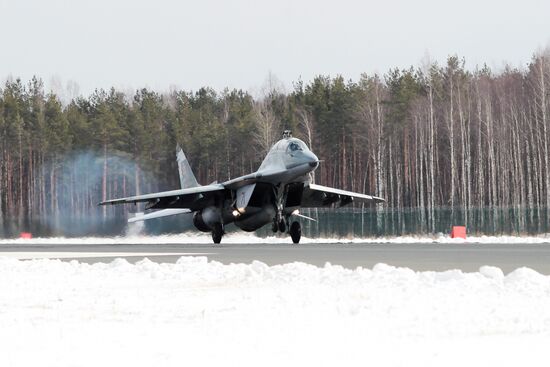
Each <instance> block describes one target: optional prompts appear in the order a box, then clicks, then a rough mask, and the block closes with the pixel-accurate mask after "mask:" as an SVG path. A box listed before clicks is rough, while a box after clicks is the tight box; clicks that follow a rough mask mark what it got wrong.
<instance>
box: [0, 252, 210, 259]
mask: <svg viewBox="0 0 550 367" xmlns="http://www.w3.org/2000/svg"><path fill="white" fill-rule="evenodd" d="M208 255H216V253H214V252H2V253H0V257H8V258H12V259H18V260H31V259H78V258H90V257H92V258H93V257H112V258H116V257H153V256H155V257H156V256H208Z"/></svg>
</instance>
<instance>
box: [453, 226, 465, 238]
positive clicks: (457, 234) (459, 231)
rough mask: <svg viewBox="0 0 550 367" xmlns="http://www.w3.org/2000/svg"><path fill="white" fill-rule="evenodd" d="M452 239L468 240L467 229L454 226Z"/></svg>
mask: <svg viewBox="0 0 550 367" xmlns="http://www.w3.org/2000/svg"><path fill="white" fill-rule="evenodd" d="M451 238H464V239H466V227H464V226H453V228H452V229H451Z"/></svg>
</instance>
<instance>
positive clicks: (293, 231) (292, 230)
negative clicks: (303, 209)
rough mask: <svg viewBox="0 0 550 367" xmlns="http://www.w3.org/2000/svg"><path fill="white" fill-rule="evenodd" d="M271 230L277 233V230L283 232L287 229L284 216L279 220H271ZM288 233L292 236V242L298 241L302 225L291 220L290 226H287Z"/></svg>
mask: <svg viewBox="0 0 550 367" xmlns="http://www.w3.org/2000/svg"><path fill="white" fill-rule="evenodd" d="M271 230H272V231H273V233H277V231H279V232H281V233H284V232H286V230H287V224H286V220H285V219H284V218H281V219H280V220H277V219H275V220H273V223H272V225H271ZM288 233H289V234H290V237H291V238H292V243H300V238H301V237H302V226H301V225H300V223H299V222H292V224H291V225H290V227H288Z"/></svg>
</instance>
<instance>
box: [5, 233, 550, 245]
mask: <svg viewBox="0 0 550 367" xmlns="http://www.w3.org/2000/svg"><path fill="white" fill-rule="evenodd" d="M300 242H301V243H304V244H314V243H341V244H386V243H389V244H392V243H395V244H407V243H413V244H414V243H434V244H453V243H472V244H474V243H480V244H483V243H500V244H502V243H509V244H550V235H549V234H544V235H540V236H478V237H474V236H472V237H468V238H467V239H466V240H464V239H461V238H454V239H453V238H450V237H449V236H447V235H443V234H439V235H437V236H400V237H378V238H307V237H302V240H301V241H300ZM186 243H188V244H211V243H212V237H211V236H210V234H209V233H197V232H189V233H181V234H174V235H159V236H140V235H127V236H123V237H78V238H66V237H43V238H33V239H30V240H27V239H21V238H16V239H0V246H2V245H17V244H25V245H29V244H36V245H54V244H55V245H60V244H67V245H91V244H103V245H113V244H121V245H126V244H186ZM223 243H245V244H246V243H250V244H262V243H269V244H290V243H291V240H290V237H289V236H286V235H285V236H269V237H258V236H256V235H255V234H251V233H243V232H237V233H230V234H228V235H226V236H224V237H223V240H222V244H223Z"/></svg>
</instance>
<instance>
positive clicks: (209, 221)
mask: <svg viewBox="0 0 550 367" xmlns="http://www.w3.org/2000/svg"><path fill="white" fill-rule="evenodd" d="M176 158H177V162H178V168H179V175H180V184H181V189H179V190H172V191H165V192H157V193H153V194H147V195H138V196H132V197H127V198H122V199H114V200H108V201H104V202H101V203H99V205H114V204H130V203H133V204H135V203H141V202H145V203H147V205H146V210H148V211H151V212H149V213H147V214H144V215H141V216H138V217H134V218H130V219H129V220H128V221H129V222H135V221H141V220H148V219H152V218H160V217H166V216H170V215H178V214H183V213H193V224H194V226H195V227H196V228H197V229H198V230H199V231H203V232H211V233H212V241H214V243H216V244H219V243H220V242H221V240H222V237H223V235H224V234H225V227H226V226H227V225H228V224H230V223H234V224H235V225H236V226H237V227H239V228H240V229H242V230H244V231H248V232H252V231H255V230H257V229H259V228H260V227H263V226H265V225H267V224H270V223H271V225H272V230H273V232H277V231H279V232H281V233H288V234H290V237H291V238H292V242H293V243H299V242H300V237H301V236H302V229H301V226H300V222H298V221H296V220H294V219H295V218H297V217H302V218H304V219H308V220H315V219H313V218H310V217H307V216H305V215H303V214H300V208H312V207H329V206H336V205H338V206H344V205H347V204H350V203H351V202H353V201H354V200H357V201H360V202H367V203H379V202H383V201H384V199H382V198H379V197H376V196H371V195H365V194H360V193H356V192H350V191H345V190H340V189H335V188H331V187H326V186H321V185H317V184H314V183H312V182H311V179H310V173H311V172H313V171H314V170H315V169H316V168H317V167H318V166H319V163H320V161H319V159H318V158H317V156H316V155H315V154H313V152H312V151H311V150H309V148H308V147H307V145H306V144H305V143H304V142H303V141H302V140H300V139H297V138H294V137H292V134H291V132H290V131H289V130H285V132H284V133H283V138H282V139H281V140H279V141H278V142H277V143H275V145H273V147H271V149H270V150H269V152H268V153H267V155H266V157H265V159H264V160H263V162H262V164H261V165H260V168H258V170H257V171H256V172H254V173H251V174H248V175H245V176H242V177H238V178H234V179H231V180H229V181H225V182H222V183H212V184H210V185H205V186H201V185H199V183H198V182H197V180H196V178H195V176H194V175H193V172H192V170H191V167H190V165H189V162H188V160H187V158H186V157H185V154H184V153H183V151H182V150H181V149H180V148H179V147H178V148H177V153H176Z"/></svg>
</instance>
